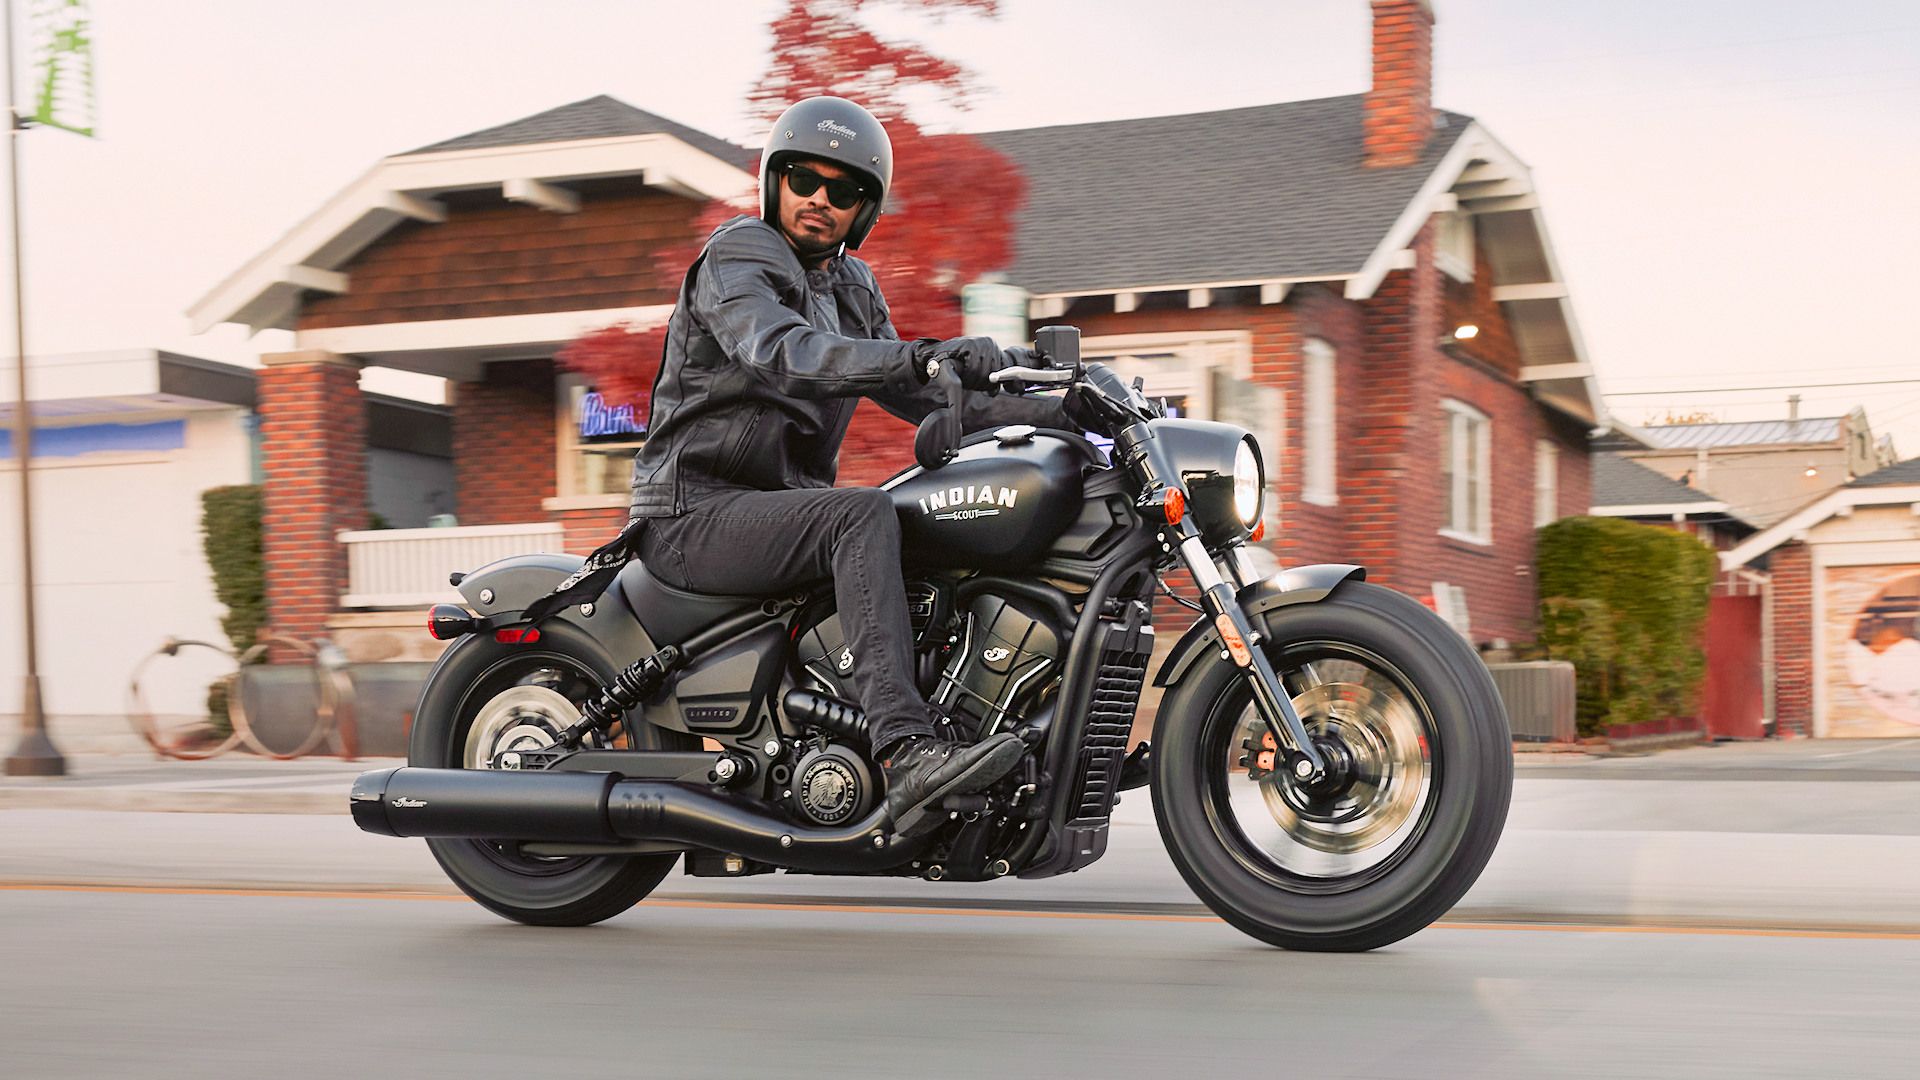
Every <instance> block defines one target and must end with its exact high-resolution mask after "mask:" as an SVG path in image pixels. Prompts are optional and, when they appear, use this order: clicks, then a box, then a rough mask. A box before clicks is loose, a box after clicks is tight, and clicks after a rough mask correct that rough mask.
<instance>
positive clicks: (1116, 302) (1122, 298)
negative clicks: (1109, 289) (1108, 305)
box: [1113, 292, 1140, 315]
mask: <svg viewBox="0 0 1920 1080" xmlns="http://www.w3.org/2000/svg"><path fill="white" fill-rule="evenodd" d="M1139 306H1140V294H1139V293H1131V292H1121V293H1114V294H1113V310H1114V311H1115V312H1116V313H1118V314H1121V315H1124V314H1126V313H1127V312H1129V311H1132V310H1134V309H1135V308H1138V307H1139Z"/></svg>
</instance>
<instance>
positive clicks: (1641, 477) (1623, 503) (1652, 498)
mask: <svg viewBox="0 0 1920 1080" xmlns="http://www.w3.org/2000/svg"><path fill="white" fill-rule="evenodd" d="M1592 501H1593V510H1594V512H1595V513H1597V514H1602V515H1603V516H1611V517H1631V516H1635V515H1632V514H1626V513H1621V512H1619V511H1617V510H1616V511H1615V512H1614V513H1612V514H1607V511H1608V510H1610V509H1613V508H1626V509H1639V508H1646V507H1652V508H1656V509H1652V510H1648V511H1646V513H1647V514H1660V513H1711V512H1718V511H1724V510H1725V509H1726V504H1725V503H1723V502H1721V501H1720V500H1718V499H1715V498H1714V497H1713V496H1711V495H1709V494H1707V493H1706V492H1704V491H1701V490H1700V489H1699V488H1694V487H1688V486H1687V485H1685V484H1683V483H1681V482H1679V481H1678V480H1674V479H1672V478H1670V477H1666V476H1662V475H1660V474H1659V473H1657V472H1654V471H1653V470H1652V469H1649V468H1647V467H1646V466H1645V465H1642V464H1640V463H1639V462H1637V461H1632V460H1629V459H1627V458H1623V457H1621V456H1620V455H1618V454H1594V455H1593V496H1592Z"/></svg>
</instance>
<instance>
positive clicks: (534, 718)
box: [407, 621, 700, 926]
mask: <svg viewBox="0 0 1920 1080" xmlns="http://www.w3.org/2000/svg"><path fill="white" fill-rule="evenodd" d="M540 635H541V636H540V642H539V644H537V645H518V644H503V643H500V642H496V641H494V640H493V639H492V638H491V637H467V638H462V639H461V640H460V641H458V642H456V643H455V644H454V645H453V647H452V648H451V649H449V650H448V652H447V654H446V655H445V656H444V657H442V658H441V660H440V662H439V664H437V665H435V667H434V669H433V673H432V674H431V675H429V676H428V678H427V684H426V686H425V688H423V690H422V691H421V695H420V704H419V707H418V708H417V709H416V710H415V712H414V723H413V733H412V735H411V737H410V739H409V742H408V746H407V763H408V764H409V765H418V766H425V767H428V768H438V769H463V768H485V767H487V765H488V763H489V762H490V761H491V759H492V757H493V755H494V754H495V753H497V752H499V751H501V750H509V749H515V748H529V747H538V746H541V745H551V742H552V738H551V736H552V734H553V733H554V732H555V730H556V729H558V728H561V727H564V726H565V725H566V724H570V723H572V722H573V721H575V720H577V719H579V715H580V712H579V704H580V702H581V701H583V700H585V698H586V696H587V695H588V694H590V693H592V692H594V690H595V688H596V687H598V686H601V685H605V684H607V683H609V682H611V681H612V680H613V676H614V675H615V674H616V673H617V671H618V668H617V667H616V666H615V664H614V662H613V660H612V659H611V658H610V657H608V656H607V654H606V653H605V651H604V650H602V649H601V648H600V646H599V644H598V643H597V642H595V641H594V640H593V638H592V637H590V636H589V635H587V634H586V633H585V632H583V631H581V630H579V629H578V628H576V627H573V626H570V625H568V624H566V623H563V622H558V621H549V622H548V623H547V625H545V626H542V627H541V628H540ZM628 726H630V728H631V730H629V731H628V732H627V744H626V745H627V747H628V748H630V749H635V750H697V749H699V745H700V743H699V740H698V739H695V738H694V737H693V736H691V735H687V734H684V733H682V732H677V731H666V730H663V729H661V728H657V727H654V726H653V725H652V724H647V723H643V722H635V723H632V724H631V725H628ZM427 847H428V848H429V849H431V850H432V852H433V857H434V858H435V859H436V860H437V861H438V862H439V863H440V868H441V869H443V870H445V871H446V872H447V876H448V877H449V878H451V879H453V883H454V884H455V885H458V886H459V887H460V891H461V892H464V893H466V894H467V895H468V896H470V897H472V898H473V899H474V901H475V902H477V903H479V904H480V905H481V906H482V907H485V908H487V909H488V910H489V911H492V912H494V913H496V914H499V915H502V916H505V917H506V918H509V919H512V920H514V921H515V922H522V923H527V924H530V925H533V926H586V925H589V924H591V923H596V922H600V921H601V920H603V919H610V918H612V917H613V916H615V915H618V914H620V913H621V912H623V911H625V910H627V909H628V908H630V907H632V906H633V905H635V904H637V903H639V902H640V901H641V900H642V899H644V898H645V897H646V896H647V894H648V893H651V892H652V891H653V890H654V889H655V888H656V887H657V886H658V885H659V884H660V882H661V880H662V879H663V878H665V877H666V876H667V874H668V873H669V872H671V871H672V869H673V865H674V863H675V861H676V860H677V859H678V858H679V856H678V855H672V854H666V855H626V856H612V855H599V856H582V857H568V858H542V857H537V856H530V855H526V854H523V853H521V852H520V850H519V848H518V845H516V844H513V843H512V842H510V841H496V840H456V839H444V838H432V839H429V840H428V841H427Z"/></svg>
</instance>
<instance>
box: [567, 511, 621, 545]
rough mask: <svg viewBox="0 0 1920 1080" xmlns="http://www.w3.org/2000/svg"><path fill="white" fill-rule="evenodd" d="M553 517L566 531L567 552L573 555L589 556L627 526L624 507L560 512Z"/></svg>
mask: <svg viewBox="0 0 1920 1080" xmlns="http://www.w3.org/2000/svg"><path fill="white" fill-rule="evenodd" d="M553 516H554V518H555V519H557V520H558V521H559V522H560V525H561V527H562V528H564V529H566V531H567V539H566V544H567V551H568V552H569V553H570V554H574V555H591V554H592V553H593V549H595V548H597V547H599V546H600V545H602V544H604V543H606V542H607V541H609V540H611V539H613V538H614V537H616V536H618V535H620V530H621V529H624V528H626V526H627V508H626V507H624V506H614V507H599V508H595V509H592V510H562V511H560V512H559V513H557V514H555V515H553Z"/></svg>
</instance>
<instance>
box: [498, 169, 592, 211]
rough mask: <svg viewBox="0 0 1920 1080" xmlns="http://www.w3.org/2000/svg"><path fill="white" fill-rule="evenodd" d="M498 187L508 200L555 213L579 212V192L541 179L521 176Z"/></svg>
mask: <svg viewBox="0 0 1920 1080" xmlns="http://www.w3.org/2000/svg"><path fill="white" fill-rule="evenodd" d="M500 188H501V191H502V193H504V194H505V195H506V197H507V201H509V202H517V203H526V204H527V205H528V206H534V207H538V208H540V209H542V210H550V211H552V212H553V213H556V214H577V213H579V212H580V193H579V192H577V191H569V190H567V189H566V188H563V187H557V186H555V185H553V184H549V183H547V182H545V181H543V180H535V179H532V178H531V177H521V178H519V179H516V180H508V181H506V182H505V183H503V184H501V185H500Z"/></svg>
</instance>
